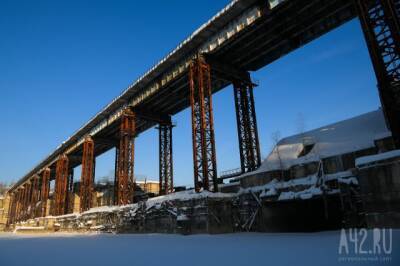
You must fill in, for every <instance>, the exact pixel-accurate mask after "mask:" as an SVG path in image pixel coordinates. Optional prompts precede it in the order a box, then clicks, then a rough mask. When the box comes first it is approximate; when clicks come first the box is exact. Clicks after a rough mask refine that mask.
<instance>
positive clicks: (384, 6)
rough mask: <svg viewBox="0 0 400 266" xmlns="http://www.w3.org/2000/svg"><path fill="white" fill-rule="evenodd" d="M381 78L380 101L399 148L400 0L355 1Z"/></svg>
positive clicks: (375, 67)
mask: <svg viewBox="0 0 400 266" xmlns="http://www.w3.org/2000/svg"><path fill="white" fill-rule="evenodd" d="M354 3H355V6H356V8H357V11H358V14H359V17H360V22H361V26H362V29H363V32H364V37H365V40H366V42H367V46H368V50H369V53H370V56H371V60H372V64H373V66H374V70H375V75H376V78H377V81H378V89H379V95H380V99H381V104H382V108H383V111H384V113H385V117H386V123H387V125H388V128H389V129H390V130H391V131H392V135H393V140H394V143H395V146H396V147H397V148H400V22H399V21H400V18H399V17H400V0H372V1H367V0H354Z"/></svg>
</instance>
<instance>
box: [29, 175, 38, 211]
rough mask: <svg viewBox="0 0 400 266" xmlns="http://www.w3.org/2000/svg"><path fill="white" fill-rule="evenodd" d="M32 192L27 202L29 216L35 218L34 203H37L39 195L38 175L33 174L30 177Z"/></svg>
mask: <svg viewBox="0 0 400 266" xmlns="http://www.w3.org/2000/svg"><path fill="white" fill-rule="evenodd" d="M31 182H32V194H31V198H30V203H29V205H30V206H29V209H30V210H29V211H30V212H29V218H31V219H32V218H35V216H36V207H37V206H36V205H37V203H38V197H39V177H38V176H34V177H33V179H32V181H31Z"/></svg>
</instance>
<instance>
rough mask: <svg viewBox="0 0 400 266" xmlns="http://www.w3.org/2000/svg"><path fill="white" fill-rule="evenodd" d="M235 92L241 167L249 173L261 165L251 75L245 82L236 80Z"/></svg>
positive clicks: (234, 84) (234, 83)
mask: <svg viewBox="0 0 400 266" xmlns="http://www.w3.org/2000/svg"><path fill="white" fill-rule="evenodd" d="M233 93H234V98H235V108H236V121H237V128H238V137H239V150H240V163H241V169H242V173H247V172H251V171H254V170H256V169H257V168H258V167H259V166H260V165H261V153H260V144H259V140H258V130H257V119H256V111H255V107H254V95H253V85H252V83H251V80H250V77H249V78H248V80H246V81H245V82H243V81H241V80H235V81H234V82H233Z"/></svg>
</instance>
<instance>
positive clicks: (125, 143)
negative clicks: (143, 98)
mask: <svg viewBox="0 0 400 266" xmlns="http://www.w3.org/2000/svg"><path fill="white" fill-rule="evenodd" d="M135 119H136V116H135V113H134V112H132V111H131V110H130V109H126V110H125V111H124V114H123V116H122V118H121V127H120V143H119V149H118V164H117V175H116V183H117V195H116V196H117V203H118V205H126V204H130V203H132V202H133V196H134V195H133V193H134V159H135V158H134V156H135V143H134V138H135V135H136V127H135V123H136V121H135Z"/></svg>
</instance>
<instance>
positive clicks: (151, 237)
mask: <svg viewBox="0 0 400 266" xmlns="http://www.w3.org/2000/svg"><path fill="white" fill-rule="evenodd" d="M339 242H340V232H322V233H312V234H300V233H296V234H281V233H280V234H262V233H245V234H227V235H191V236H181V235H159V234H146V235H106V234H92V235H73V234H57V235H55V234H51V235H41V236H37V235H36V236H27V235H15V234H0V265H1V266H12V265H24V266H29V265H40V266H46V265H57V266H64V265H68V266H75V265H86V266H88V265H96V266H102V265H107V266H114V265H115V266H117V265H135V266H141V265H146V266H147V265H150V266H152V265H163V266H168V265H176V266H181V265H182V266H196V265H199V266H200V265H201V266H213V265H218V266H223V265H229V266H235V265H240V266H256V265H257V266H259V265H307V266H313V265H318V266H319V265H325V266H329V265H381V264H382V265H400V230H397V231H393V251H392V253H391V255H390V256H389V257H390V261H387V262H384V263H382V262H377V261H369V262H366V261H361V262H360V261H356V262H352V263H348V261H347V262H343V261H341V258H343V255H340V254H339V253H338V250H339ZM364 248H366V249H368V247H367V244H366V245H365V247H364ZM350 250H351V247H350ZM360 256H361V257H363V256H364V257H366V256H368V255H354V254H350V257H355V258H356V259H357V258H360Z"/></svg>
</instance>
